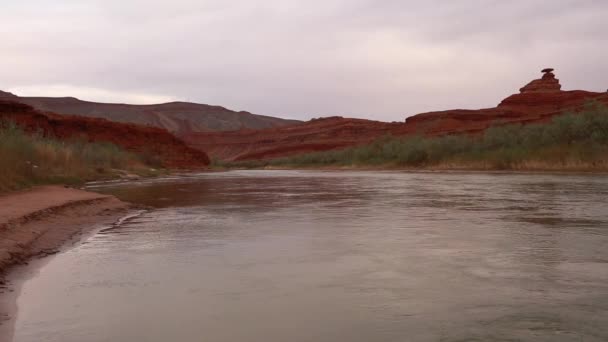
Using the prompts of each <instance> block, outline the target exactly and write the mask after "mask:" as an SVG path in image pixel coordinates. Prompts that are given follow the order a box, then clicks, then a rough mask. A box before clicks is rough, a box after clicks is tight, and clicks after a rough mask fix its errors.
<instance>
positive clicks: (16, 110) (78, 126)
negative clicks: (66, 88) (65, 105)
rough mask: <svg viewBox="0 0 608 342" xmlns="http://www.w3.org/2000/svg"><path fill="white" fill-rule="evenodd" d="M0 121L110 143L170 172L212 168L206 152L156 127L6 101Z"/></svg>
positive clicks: (0, 110)
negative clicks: (157, 162)
mask: <svg viewBox="0 0 608 342" xmlns="http://www.w3.org/2000/svg"><path fill="white" fill-rule="evenodd" d="M0 119H8V120H11V121H14V122H16V123H17V124H18V125H19V126H20V127H22V128H24V129H25V130H26V131H28V132H39V131H41V132H43V134H47V135H49V136H53V137H56V138H59V139H73V138H80V139H84V140H86V141H89V142H110V143H113V144H115V145H118V146H121V147H123V148H124V149H126V150H128V151H131V152H135V153H139V154H147V155H149V156H154V157H158V158H159V159H160V160H161V162H162V163H163V166H165V167H168V168H179V169H192V168H202V167H205V166H207V165H209V157H208V156H207V154H206V153H205V152H203V151H201V150H197V149H193V148H191V147H189V146H187V145H186V144H185V143H184V142H183V141H182V140H180V139H178V138H176V137H175V136H173V135H172V134H171V133H169V132H168V131H166V130H165V129H161V128H157V127H147V126H141V125H135V124H125V123H117V122H111V121H108V120H105V119H98V118H87V117H80V116H71V115H59V114H54V113H43V112H41V111H37V110H35V109H34V108H32V107H31V106H29V105H26V104H22V103H18V102H13V101H4V100H0Z"/></svg>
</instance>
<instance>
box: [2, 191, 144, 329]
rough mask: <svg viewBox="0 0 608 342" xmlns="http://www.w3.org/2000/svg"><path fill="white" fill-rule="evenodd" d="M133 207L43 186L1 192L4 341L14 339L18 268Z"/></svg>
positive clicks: (110, 200) (114, 199)
mask: <svg viewBox="0 0 608 342" xmlns="http://www.w3.org/2000/svg"><path fill="white" fill-rule="evenodd" d="M133 208H134V207H133V205H131V204H129V203H126V202H122V201H120V200H118V199H117V198H115V197H114V196H109V195H102V194H97V193H93V192H88V191H83V190H78V189H72V188H66V187H63V186H42V187H36V188H33V189H28V190H24V191H19V192H13V193H8V194H3V195H0V340H2V341H10V340H11V336H12V326H13V323H14V318H15V313H16V302H15V301H16V297H17V295H18V289H19V286H18V283H19V281H18V280H13V281H12V282H9V281H8V280H7V278H6V276H7V274H8V273H9V271H12V269H13V268H14V266H17V265H27V264H28V263H30V262H31V261H34V260H38V259H40V258H41V257H45V256H48V255H52V254H56V253H57V252H59V250H60V249H61V248H62V247H63V246H65V245H66V244H68V245H69V242H74V241H76V240H77V237H79V236H82V235H83V234H86V233H87V232H89V231H90V230H91V229H95V227H99V225H103V224H111V223H113V222H115V221H116V220H117V219H118V218H120V217H122V216H125V215H126V214H127V212H129V211H130V210H131V209H133Z"/></svg>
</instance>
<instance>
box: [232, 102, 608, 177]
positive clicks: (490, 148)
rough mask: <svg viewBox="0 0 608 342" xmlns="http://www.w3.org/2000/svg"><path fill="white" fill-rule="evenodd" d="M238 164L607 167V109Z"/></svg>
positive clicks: (594, 108) (390, 138) (386, 139)
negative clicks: (472, 133)
mask: <svg viewBox="0 0 608 342" xmlns="http://www.w3.org/2000/svg"><path fill="white" fill-rule="evenodd" d="M251 164H252V163H251V162H249V163H248V164H243V165H240V164H239V163H236V164H231V165H232V166H236V167H247V166H253V167H326V166H327V167H374V166H378V167H406V168H439V169H441V168H445V169H448V168H449V169H459V168H461V169H494V170H509V169H530V170H533V169H538V170H540V169H544V170H608V109H606V107H603V106H599V105H597V104H588V105H587V106H586V108H585V109H584V110H583V111H582V112H580V113H576V114H573V113H570V114H564V115H561V116H557V117H554V118H553V119H552V121H551V122H549V123H538V124H529V125H520V124H511V125H508V124H507V125H504V124H503V125H499V126H494V127H491V128H489V129H487V130H486V131H485V132H484V133H483V134H482V135H481V136H468V135H457V136H442V137H432V138H428V137H422V136H413V137H412V136H410V137H393V136H385V137H382V138H380V139H378V140H376V141H374V142H373V143H371V144H368V145H363V146H357V147H352V148H347V149H344V150H334V151H326V152H317V153H310V154H305V155H299V156H293V157H287V158H281V159H275V160H271V161H265V162H256V163H253V164H254V165H251Z"/></svg>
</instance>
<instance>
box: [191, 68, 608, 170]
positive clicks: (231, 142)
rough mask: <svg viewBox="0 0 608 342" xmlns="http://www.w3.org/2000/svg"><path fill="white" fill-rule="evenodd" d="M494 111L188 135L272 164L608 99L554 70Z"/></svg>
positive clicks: (544, 115) (532, 117)
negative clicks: (569, 83)
mask: <svg viewBox="0 0 608 342" xmlns="http://www.w3.org/2000/svg"><path fill="white" fill-rule="evenodd" d="M543 74H544V75H543V76H542V77H541V78H540V79H536V80H533V81H531V82H530V83H528V84H527V85H525V86H524V87H523V88H521V89H520V93H519V94H515V95H511V96H509V97H507V98H506V99H504V100H503V101H502V102H501V103H500V104H499V105H498V106H496V107H494V108H486V109H479V110H466V109H455V110H446V111H438V112H429V113H422V114H418V115H414V116H412V117H409V118H407V119H406V121H405V123H386V122H378V121H371V120H360V119H348V118H341V117H332V118H325V119H317V120H312V121H308V122H305V123H301V124H297V125H292V126H287V127H278V128H272V129H263V130H239V131H232V132H199V133H192V132H188V133H184V134H182V135H181V137H182V138H183V139H184V140H185V141H186V142H187V143H188V144H189V145H191V146H193V147H195V148H197V149H201V150H204V151H207V152H208V153H209V154H210V155H211V156H213V157H217V158H220V159H224V160H228V161H242V160H256V159H272V158H278V157H285V156H291V155H297V154H303V153H309V152H315V151H326V150H332V149H339V148H345V147H349V146H354V145H360V144H365V143H369V142H371V141H373V140H375V139H377V138H379V137H381V136H383V135H386V134H391V135H395V136H404V135H414V134H423V135H428V136H438V135H447V134H476V133H480V132H483V131H484V130H486V129H487V128H488V127H490V126H493V125H497V124H513V123H521V124H526V123H535V122H547V121H549V120H551V117H553V116H555V115H558V114H561V113H563V112H566V111H573V112H576V111H579V110H581V109H582V108H583V106H584V105H585V103H587V102H588V101H590V100H596V101H598V102H600V103H603V104H606V105H608V94H607V93H596V92H588V91H582V90H573V91H562V90H561V84H560V82H559V80H558V79H557V78H556V77H555V74H554V73H553V70H552V69H545V70H543Z"/></svg>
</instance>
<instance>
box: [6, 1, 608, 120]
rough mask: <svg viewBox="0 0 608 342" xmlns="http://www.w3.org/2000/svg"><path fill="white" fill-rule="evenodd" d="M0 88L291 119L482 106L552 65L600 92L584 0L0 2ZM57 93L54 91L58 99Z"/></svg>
mask: <svg viewBox="0 0 608 342" xmlns="http://www.w3.org/2000/svg"><path fill="white" fill-rule="evenodd" d="M2 7H3V8H2V11H0V22H2V25H0V41H1V42H2V53H1V54H0V68H1V69H0V70H1V71H2V78H1V79H0V88H2V89H9V90H14V91H17V92H21V93H26V94H27V95H75V96H78V97H82V98H85V99H90V100H102V101H123V102H129V101H134V102H140V103H141V102H156V101H165V100H170V99H182V100H190V101H196V102H203V103H212V104H221V105H224V106H227V107H230V108H234V109H237V110H249V111H253V112H256V113H262V114H269V115H277V116H284V117H294V118H310V117H317V116H324V115H345V116H356V117H367V118H372V119H379V120H398V121H401V120H403V118H404V116H405V115H410V114H415V113H417V112H422V111H429V110H438V109H448V108H455V107H460V108H479V107H485V106H493V105H495V104H496V103H497V102H498V101H500V99H502V98H503V97H506V96H507V95H509V94H511V93H514V92H515V91H516V90H517V89H519V87H521V86H522V85H523V84H524V83H525V82H527V81H528V80H530V79H532V78H534V77H537V76H538V75H539V72H538V71H539V70H540V68H542V67H545V66H552V67H555V68H557V72H558V76H559V77H560V78H561V79H562V84H563V85H564V88H566V89H574V88H580V89H589V90H597V91H603V90H606V88H608V79H606V76H607V75H608V67H607V66H606V63H605V61H606V60H608V44H606V43H608V41H607V38H606V37H608V35H606V31H607V29H608V24H607V23H606V21H605V18H607V17H608V2H606V1H595V0H587V1H585V0H576V1H566V0H551V1H540V0H536V1H534V0H516V1H498V0H459V1H449V0H443V1H440V0H433V1H425V2H421V1H405V0H383V1H374V0H323V1H314V0H312V1H311V0H309V1H302V0H298V1H296V0H265V1H253V0H232V1H219V0H207V1H196V0H174V1H170V2H167V1H153V0H131V1H125V0H121V1H117V0H103V1H102V0H98V1H83V0H56V1H44V0H31V1H20V2H16V1H14V2H11V3H9V4H3V5H2ZM67 91H69V92H70V94H60V92H67Z"/></svg>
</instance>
